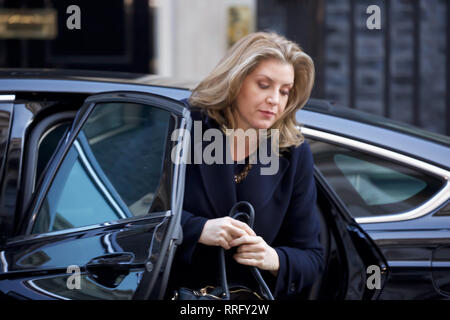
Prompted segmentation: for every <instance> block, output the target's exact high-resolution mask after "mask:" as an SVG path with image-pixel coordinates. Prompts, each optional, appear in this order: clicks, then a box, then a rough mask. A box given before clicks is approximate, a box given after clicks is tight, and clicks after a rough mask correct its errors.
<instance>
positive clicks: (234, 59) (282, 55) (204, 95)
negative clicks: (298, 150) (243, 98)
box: [189, 32, 315, 150]
mask: <svg viewBox="0 0 450 320" xmlns="http://www.w3.org/2000/svg"><path fill="white" fill-rule="evenodd" d="M271 58H275V59H277V60H279V61H282V62H285V63H289V64H291V65H292V66H293V68H294V86H293V87H292V89H291V91H290V93H289V97H288V102H287V105H286V108H285V110H284V112H283V113H282V115H281V116H280V118H279V119H278V120H277V121H276V122H275V123H274V124H273V125H272V127H271V128H270V129H278V130H279V133H280V134H279V148H280V150H285V149H287V148H289V147H291V146H298V145H300V144H302V143H303V141H304V137H303V135H302V134H301V132H300V130H299V128H298V126H299V124H298V123H297V121H296V119H295V114H296V112H297V111H298V110H300V109H301V108H303V106H304V105H305V104H306V102H307V101H308V99H309V96H310V94H311V91H312V88H313V85H314V77H315V71H314V63H313V61H312V59H311V57H310V56H308V55H307V54H306V53H305V52H304V51H303V50H302V49H301V48H300V47H299V46H298V45H297V44H296V43H294V42H292V41H290V40H287V39H286V38H285V37H283V36H281V35H278V34H276V33H267V32H256V33H252V34H249V35H247V36H245V37H243V38H241V39H240V40H239V41H238V42H236V43H235V44H234V45H233V46H232V47H231V48H230V49H229V50H228V52H227V53H226V54H225V56H224V57H223V58H222V60H220V62H219V63H218V64H217V66H216V67H215V68H214V69H213V70H212V71H211V73H210V74H209V75H208V76H207V77H206V78H205V79H203V80H202V81H201V82H200V83H199V84H198V85H197V87H195V88H194V89H193V91H192V95H191V97H190V98H189V103H190V104H191V106H193V107H198V108H201V109H204V110H206V112H207V114H208V116H209V117H211V118H213V119H214V120H215V121H216V122H217V123H218V124H219V125H220V126H221V128H222V129H223V130H224V131H225V130H226V129H227V128H231V129H235V121H234V118H233V113H232V108H234V106H235V100H236V98H237V96H238V93H239V90H240V88H241V86H242V83H243V81H244V79H245V78H246V77H247V75H249V74H250V73H251V72H252V71H253V70H254V69H255V68H256V67H257V66H258V64H259V63H260V62H261V61H263V60H266V59H271Z"/></svg>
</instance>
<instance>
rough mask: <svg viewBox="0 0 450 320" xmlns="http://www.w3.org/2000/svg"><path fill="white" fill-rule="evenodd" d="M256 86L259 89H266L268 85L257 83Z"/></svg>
mask: <svg viewBox="0 0 450 320" xmlns="http://www.w3.org/2000/svg"><path fill="white" fill-rule="evenodd" d="M258 85H259V87H260V88H261V89H267V88H268V87H269V85H268V84H265V83H258Z"/></svg>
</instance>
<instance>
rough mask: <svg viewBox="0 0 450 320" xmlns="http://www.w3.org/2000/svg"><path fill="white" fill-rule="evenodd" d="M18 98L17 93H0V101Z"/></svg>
mask: <svg viewBox="0 0 450 320" xmlns="http://www.w3.org/2000/svg"><path fill="white" fill-rule="evenodd" d="M14 100H16V95H15V94H0V101H14Z"/></svg>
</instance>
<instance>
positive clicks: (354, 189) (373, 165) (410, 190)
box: [308, 139, 444, 218]
mask: <svg viewBox="0 0 450 320" xmlns="http://www.w3.org/2000/svg"><path fill="white" fill-rule="evenodd" d="M308 142H309V143H310V146H311V150H312V152H313V156H314V162H315V164H316V166H317V167H318V169H319V170H320V171H321V173H322V174H323V175H324V177H325V178H326V180H327V182H328V183H329V184H330V186H331V187H332V188H333V189H334V190H335V191H336V193H337V194H338V195H339V196H340V198H341V199H342V200H343V201H344V203H345V204H346V205H347V207H348V208H349V210H350V213H351V214H352V216H353V217H355V218H357V217H370V216H380V215H390V214H396V213H402V212H406V211H410V210H412V209H414V208H416V207H418V206H419V205H421V204H423V203H424V202H426V201H427V200H428V199H430V198H431V197H432V196H433V195H434V194H436V193H437V192H438V191H439V190H440V189H441V188H442V186H443V184H444V181H441V180H440V179H438V178H436V177H434V176H431V175H428V174H426V173H424V172H421V171H419V170H417V169H413V168H410V167H407V166H406V165H400V164H398V163H395V162H393V161H388V160H386V159H383V158H381V157H377V156H374V155H371V154H366V153H363V152H360V151H356V150H352V149H349V148H344V147H342V146H337V145H334V144H331V143H325V142H322V141H317V140H313V139H308Z"/></svg>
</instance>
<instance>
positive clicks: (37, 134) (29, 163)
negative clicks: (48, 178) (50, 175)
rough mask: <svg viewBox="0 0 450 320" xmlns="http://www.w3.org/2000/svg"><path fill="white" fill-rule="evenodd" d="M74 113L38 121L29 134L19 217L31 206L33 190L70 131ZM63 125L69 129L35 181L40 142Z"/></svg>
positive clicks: (56, 114) (58, 114)
mask: <svg viewBox="0 0 450 320" xmlns="http://www.w3.org/2000/svg"><path fill="white" fill-rule="evenodd" d="M76 113H77V112H76V111H63V112H58V113H55V114H52V115H50V116H48V117H46V118H45V119H43V120H42V121H39V122H38V123H37V124H36V125H35V127H34V128H33V129H32V131H31V132H30V134H29V136H28V139H27V141H26V148H25V151H26V152H25V154H26V156H25V157H24V164H23V167H22V168H23V169H22V172H23V178H22V182H21V190H22V192H21V193H20V196H19V198H20V201H19V202H20V203H22V204H23V205H22V206H21V207H20V208H19V209H18V213H19V215H20V217H23V216H24V215H25V212H26V211H27V209H28V208H29V205H30V204H31V203H30V202H31V200H32V196H33V194H34V192H35V190H36V189H37V188H38V187H39V184H40V183H41V182H42V177H43V176H44V175H45V172H46V171H47V170H48V167H49V164H50V163H51V162H52V160H53V158H54V155H55V154H56V151H57V150H58V148H59V144H60V143H61V142H62V141H61V140H63V139H64V137H65V136H67V132H68V130H70V125H71V124H72V122H73V120H74V119H75V116H76ZM64 123H69V128H68V130H66V133H65V134H63V137H62V139H61V140H60V141H59V143H58V145H57V147H56V148H55V150H54V152H53V155H52V156H51V157H50V159H49V162H48V163H47V164H46V166H45V168H44V170H43V172H42V175H41V179H39V180H38V179H37V177H36V174H37V161H38V160H39V159H38V158H39V147H40V145H41V142H42V140H43V139H44V138H45V136H46V135H47V134H49V133H50V132H51V131H53V130H54V129H56V128H57V127H58V126H59V125H63V124H64Z"/></svg>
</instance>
